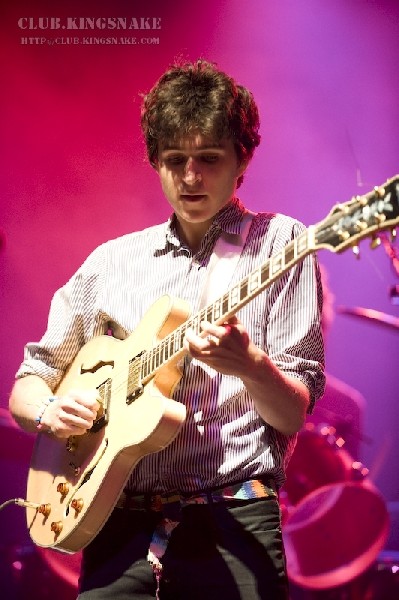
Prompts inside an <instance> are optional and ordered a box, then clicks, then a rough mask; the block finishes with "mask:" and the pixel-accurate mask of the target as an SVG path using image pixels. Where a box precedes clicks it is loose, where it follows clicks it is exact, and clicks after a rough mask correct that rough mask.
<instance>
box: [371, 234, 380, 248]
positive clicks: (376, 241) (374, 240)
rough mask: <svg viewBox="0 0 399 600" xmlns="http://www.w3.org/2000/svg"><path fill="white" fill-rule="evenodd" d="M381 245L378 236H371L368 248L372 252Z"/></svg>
mask: <svg viewBox="0 0 399 600" xmlns="http://www.w3.org/2000/svg"><path fill="white" fill-rule="evenodd" d="M380 245H381V238H380V237H378V235H373V236H372V237H371V242H370V248H371V249H372V250H375V249H376V248H378V246H380Z"/></svg>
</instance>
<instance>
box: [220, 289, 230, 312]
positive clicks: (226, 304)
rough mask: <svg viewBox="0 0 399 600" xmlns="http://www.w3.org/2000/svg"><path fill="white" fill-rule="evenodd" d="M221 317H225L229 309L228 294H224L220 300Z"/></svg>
mask: <svg viewBox="0 0 399 600" xmlns="http://www.w3.org/2000/svg"><path fill="white" fill-rule="evenodd" d="M222 301H223V302H222V315H227V313H228V312H229V309H230V305H229V294H225V295H224V296H223V298H222Z"/></svg>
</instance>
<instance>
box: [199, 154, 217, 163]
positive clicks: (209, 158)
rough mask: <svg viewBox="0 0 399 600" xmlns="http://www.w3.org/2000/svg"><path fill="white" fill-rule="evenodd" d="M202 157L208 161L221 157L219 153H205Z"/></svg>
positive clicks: (214, 160) (211, 161) (212, 161)
mask: <svg viewBox="0 0 399 600" xmlns="http://www.w3.org/2000/svg"><path fill="white" fill-rule="evenodd" d="M201 159H202V160H203V161H204V162H206V163H214V162H216V161H217V160H218V159H219V156H218V154H204V155H203V156H201Z"/></svg>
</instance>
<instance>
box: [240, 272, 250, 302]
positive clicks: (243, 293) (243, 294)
mask: <svg viewBox="0 0 399 600" xmlns="http://www.w3.org/2000/svg"><path fill="white" fill-rule="evenodd" d="M248 286H249V283H248V277H245V279H243V280H242V281H241V285H240V302H242V301H243V300H245V299H246V298H247V296H248Z"/></svg>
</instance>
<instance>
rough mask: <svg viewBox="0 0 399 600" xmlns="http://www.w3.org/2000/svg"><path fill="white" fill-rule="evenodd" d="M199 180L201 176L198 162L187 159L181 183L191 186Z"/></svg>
mask: <svg viewBox="0 0 399 600" xmlns="http://www.w3.org/2000/svg"><path fill="white" fill-rule="evenodd" d="M201 179H202V175H201V169H200V165H199V163H198V161H197V160H195V159H194V158H191V157H190V158H188V159H187V162H186V164H185V165H184V173H183V181H184V182H185V183H188V184H189V185H192V184H193V183H197V181H201Z"/></svg>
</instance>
